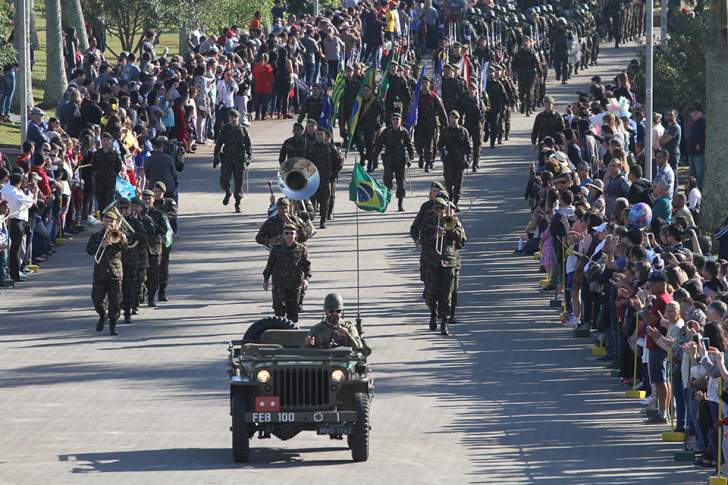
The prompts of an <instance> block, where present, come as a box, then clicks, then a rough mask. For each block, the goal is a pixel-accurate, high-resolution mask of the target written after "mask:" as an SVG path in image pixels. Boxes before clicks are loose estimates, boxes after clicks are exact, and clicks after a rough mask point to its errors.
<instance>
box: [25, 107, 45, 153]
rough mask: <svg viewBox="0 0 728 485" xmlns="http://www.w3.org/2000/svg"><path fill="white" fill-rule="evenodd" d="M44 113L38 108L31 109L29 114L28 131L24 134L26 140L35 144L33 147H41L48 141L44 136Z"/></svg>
mask: <svg viewBox="0 0 728 485" xmlns="http://www.w3.org/2000/svg"><path fill="white" fill-rule="evenodd" d="M44 115H45V113H44V112H43V110H41V109H40V108H33V110H32V111H31V112H30V121H29V122H28V131H27V132H26V140H29V141H32V142H33V143H35V146H42V145H43V143H48V142H49V141H50V140H49V139H48V137H47V136H46V135H45V132H46V128H45V127H44V126H43V124H42V123H43V116H44Z"/></svg>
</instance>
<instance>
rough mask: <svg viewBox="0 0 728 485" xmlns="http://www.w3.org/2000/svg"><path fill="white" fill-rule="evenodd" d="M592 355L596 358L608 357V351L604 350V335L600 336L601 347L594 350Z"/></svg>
mask: <svg viewBox="0 0 728 485" xmlns="http://www.w3.org/2000/svg"><path fill="white" fill-rule="evenodd" d="M592 355H593V356H596V357H601V356H602V355H607V349H605V348H604V335H603V334H601V333H600V334H599V347H594V348H593V349H592Z"/></svg>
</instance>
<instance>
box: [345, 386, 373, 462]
mask: <svg viewBox="0 0 728 485" xmlns="http://www.w3.org/2000/svg"><path fill="white" fill-rule="evenodd" d="M354 411H356V423H355V424H354V431H355V433H354V435H353V436H351V437H350V439H349V440H347V441H349V443H350V446H351V457H352V458H353V459H354V461H367V459H369V395H368V394H366V393H363V392H358V393H356V394H354Z"/></svg>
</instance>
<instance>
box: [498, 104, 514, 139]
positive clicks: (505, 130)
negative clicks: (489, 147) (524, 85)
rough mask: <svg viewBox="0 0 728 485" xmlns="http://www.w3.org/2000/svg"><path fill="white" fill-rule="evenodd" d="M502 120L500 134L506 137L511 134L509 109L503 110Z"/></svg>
mask: <svg viewBox="0 0 728 485" xmlns="http://www.w3.org/2000/svg"><path fill="white" fill-rule="evenodd" d="M502 120H503V127H502V128H501V134H502V135H505V136H508V135H510V134H511V109H510V108H505V109H503V114H502ZM499 138H500V136H499Z"/></svg>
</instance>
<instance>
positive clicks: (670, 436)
mask: <svg viewBox="0 0 728 485" xmlns="http://www.w3.org/2000/svg"><path fill="white" fill-rule="evenodd" d="M672 384H673V383H672V347H670V397H669V401H668V402H669V403H670V431H669V432H666V433H662V441H671V442H679V441H685V433H676V432H675V402H674V399H673V397H674V396H673V394H672V389H673V387H672ZM719 469H720V468H719Z"/></svg>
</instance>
